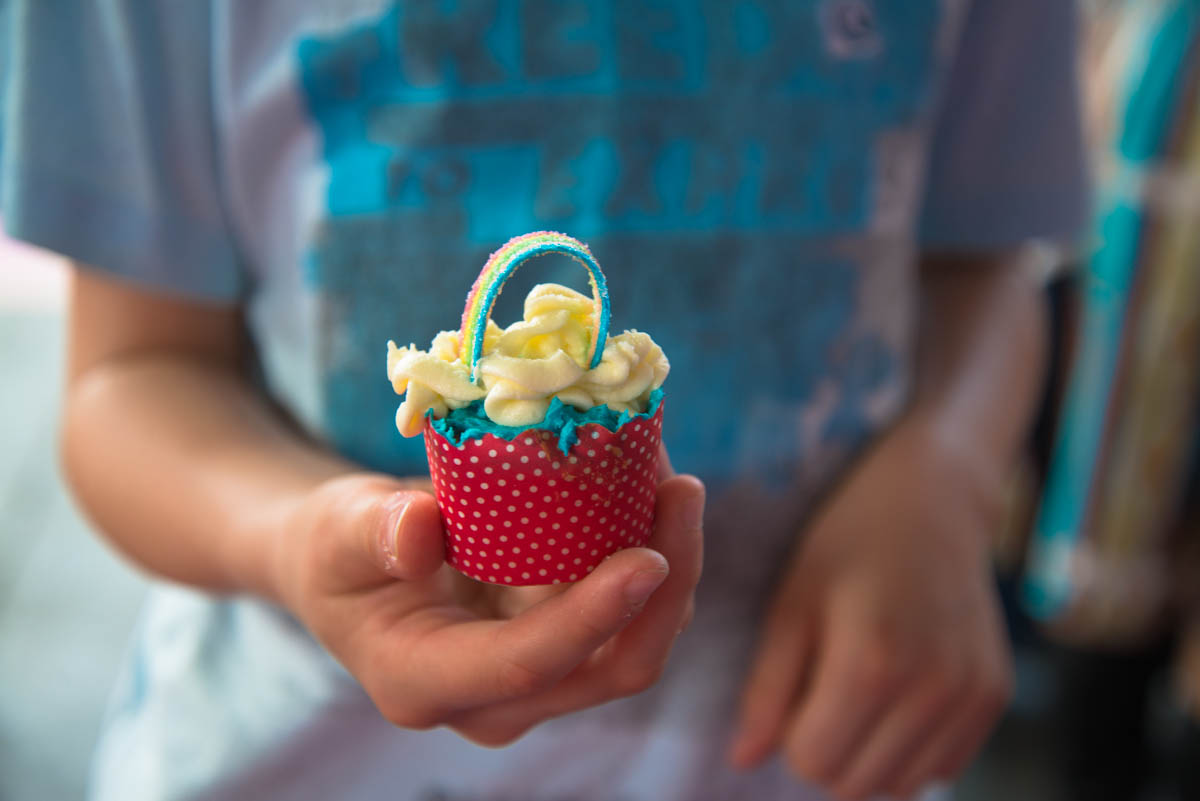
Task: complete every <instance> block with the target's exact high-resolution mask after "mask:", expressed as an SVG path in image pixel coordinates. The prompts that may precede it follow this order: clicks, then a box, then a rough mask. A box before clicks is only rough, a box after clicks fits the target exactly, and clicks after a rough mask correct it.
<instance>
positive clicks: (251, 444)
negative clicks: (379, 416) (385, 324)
mask: <svg viewBox="0 0 1200 801" xmlns="http://www.w3.org/2000/svg"><path fill="white" fill-rule="evenodd" d="M70 326H71V331H70V345H69V347H70V355H69V377H68V386H67V394H66V402H65V409H64V423H63V440H62V450H63V460H64V464H65V468H66V472H67V476H68V478H69V481H70V484H71V486H72V488H73V489H74V491H75V494H76V496H77V497H78V499H79V501H80V502H81V504H82V506H83V507H84V509H85V510H86V511H87V513H88V514H89V515H90V516H91V518H92V519H93V520H94V521H95V523H96V524H97V526H98V527H99V528H100V530H101V531H103V532H104V533H105V534H106V536H107V537H108V538H109V539H110V540H111V542H112V543H113V544H114V545H115V546H116V547H117V548H119V549H120V550H121V551H123V552H124V553H125V554H126V555H128V556H129V557H130V558H132V559H133V560H134V561H136V562H137V563H139V564H140V565H141V566H143V567H144V568H146V569H147V570H149V571H151V572H153V573H156V574H158V575H160V576H164V577H166V578H169V579H173V580H175V581H179V582H183V583H186V584H190V585H193V586H197V587H201V588H204V589H207V590H211V591H216V592H248V593H254V594H256V595H258V596H261V597H263V598H267V599H270V600H271V601H274V602H277V603H279V604H282V605H284V606H285V607H287V608H288V609H289V610H290V611H291V612H292V613H293V614H295V615H296V617H297V618H298V619H299V620H301V621H302V622H303V623H304V624H305V625H306V626H307V627H308V628H309V629H310V630H311V631H312V633H313V634H314V635H315V636H316V637H317V638H318V639H319V640H320V641H321V642H322V643H323V644H324V645H325V646H326V647H327V648H328V649H329V650H330V651H331V652H332V653H333V655H334V656H336V657H337V658H338V659H339V660H340V661H341V662H342V663H343V664H344V665H345V666H346V668H347V669H348V670H350V672H351V673H352V674H354V675H355V677H356V678H358V680H359V681H360V682H361V683H362V684H363V686H364V688H365V689H366V691H367V692H368V694H369V695H370V696H371V698H372V699H373V701H374V702H375V704H376V706H377V707H378V708H379V710H380V712H381V713H382V714H383V715H384V716H385V717H386V718H388V719H389V720H391V721H392V722H393V723H395V724H397V725H400V726H405V727H412V728H425V727H430V726H435V725H443V724H444V725H448V726H451V727H452V728H454V729H455V730H457V731H459V732H460V733H462V734H463V735H464V736H466V737H468V738H470V739H473V740H476V741H478V742H482V743H487V744H501V743H505V742H509V741H511V740H513V739H515V738H516V737H518V736H520V735H521V734H522V733H523V732H524V731H526V730H527V729H529V728H530V727H531V726H534V725H536V724H537V723H538V722H540V721H542V720H544V719H547V718H550V717H555V716H557V715H562V714H565V713H567V712H570V711H573V710H576V709H580V708H583V707H587V706H591V705H594V704H598V703H602V702H604V701H607V700H609V699H611V698H615V697H619V696H622V695H628V694H631V693H634V692H638V691H640V690H642V689H644V688H645V687H647V686H649V684H651V683H652V682H653V681H654V680H655V678H656V677H657V675H658V673H659V671H660V670H661V669H662V666H663V663H664V662H665V660H666V658H667V655H668V652H669V650H670V647H671V644H672V643H673V641H674V638H675V636H676V635H677V633H678V632H679V630H680V628H681V626H682V625H683V624H684V623H685V621H686V618H687V616H688V614H690V608H691V599H692V593H693V590H694V587H695V584H696V582H697V580H698V578H699V571H700V548H701V546H700V525H701V518H702V508H703V488H702V486H701V485H700V484H699V482H698V481H696V480H695V479H693V478H690V477H685V476H675V477H671V478H668V479H666V480H665V481H664V482H663V483H662V484H661V486H660V490H659V497H658V504H659V513H658V518H657V522H656V529H655V532H654V535H653V538H652V540H651V546H652V547H653V549H654V550H651V549H648V548H635V549H629V550H626V551H622V552H621V553H619V554H617V555H616V556H614V557H612V558H611V559H609V560H607V561H606V562H605V563H604V564H603V565H602V566H600V567H599V568H597V569H596V571H595V572H594V573H593V574H591V575H590V576H588V577H587V578H586V579H584V580H583V581H581V582H578V583H577V584H575V585H573V586H571V587H570V588H569V589H567V590H566V591H564V592H562V593H560V594H554V595H548V594H546V593H542V594H532V595H531V594H530V593H525V594H520V593H519V591H518V590H514V589H511V588H497V589H496V591H495V592H483V591H481V590H480V589H479V587H480V585H478V584H476V583H474V582H471V581H469V580H467V579H464V578H462V577H461V576H459V575H458V574H457V573H455V572H454V571H452V570H451V569H450V568H449V567H446V566H445V565H444V564H443V551H442V527H441V520H440V516H439V513H438V509H437V505H436V503H435V502H434V500H433V497H432V496H431V495H429V494H428V492H426V491H424V489H422V488H423V487H427V486H428V479H427V477H422V478H420V479H412V480H403V479H397V478H394V477H391V476H386V475H380V474H370V473H365V472H361V471H360V469H359V468H357V467H356V466H355V465H353V464H350V463H348V462H347V461H345V460H344V459H342V458H340V457H338V456H336V455H335V454H333V453H330V452H329V451H328V450H326V449H324V448H321V447H319V446H317V445H316V444H314V443H312V442H311V441H309V440H307V439H306V438H305V437H303V436H301V435H300V434H299V433H298V432H297V431H296V430H295V429H294V428H293V427H291V426H290V425H288V424H287V423H286V422H285V420H284V418H283V417H282V416H281V415H280V414H279V413H278V412H277V410H275V409H274V408H273V407H272V406H271V405H270V404H269V403H268V401H267V400H266V398H264V397H263V396H262V395H261V394H260V392H258V391H257V390H256V389H255V388H254V387H253V386H252V385H251V384H250V383H249V382H248V381H247V380H246V378H245V375H244V373H243V370H242V367H243V364H244V362H245V355H246V343H245V340H244V336H243V324H242V318H241V314H240V311H239V310H238V309H236V308H232V307H220V306H212V305H202V304H197V303H192V302H186V301H181V300H174V299H169V298H167V297H166V296H163V295H161V294H155V293H151V292H147V291H144V290H142V289H137V288H134V286H133V285H131V284H128V283H125V282H122V281H120V280H116V279H114V278H111V277H109V276H107V275H105V274H102V273H100V272H98V271H94V270H91V269H89V268H86V267H77V268H76V269H75V270H74V271H73V287H72V297H71V306H70ZM381 358H382V357H381ZM381 364H382V362H381ZM381 369H382V368H381ZM380 380H381V381H382V380H383V378H382V375H381V378H380ZM387 424H388V421H380V425H381V426H383V425H387ZM601 646H606V647H604V648H601Z"/></svg>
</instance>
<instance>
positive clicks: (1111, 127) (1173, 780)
mask: <svg viewBox="0 0 1200 801" xmlns="http://www.w3.org/2000/svg"><path fill="white" fill-rule="evenodd" d="M1082 25H1083V34H1084V39H1085V41H1086V43H1087V46H1086V48H1085V53H1084V57H1083V60H1082V63H1081V65H1080V70H1081V76H1082V83H1083V87H1084V90H1085V94H1086V99H1087V106H1088V128H1089V130H1088V135H1089V140H1090V144H1091V148H1092V155H1093V165H1094V175H1095V185H1096V189H1097V192H1096V200H1095V225H1094V231H1093V237H1092V239H1091V241H1089V242H1086V243H1083V244H1082V245H1081V246H1080V247H1079V248H1078V249H1075V250H1067V251H1063V250H1061V249H1058V248H1049V247H1046V248H1043V249H1042V250H1041V251H1040V258H1039V264H1040V268H1041V269H1042V271H1043V273H1044V275H1045V278H1046V281H1047V297H1048V299H1049V300H1050V302H1051V304H1052V307H1053V309H1054V316H1055V331H1056V337H1055V339H1056V342H1055V354H1054V359H1053V364H1052V370H1051V376H1050V381H1049V383H1048V389H1047V393H1046V397H1045V403H1044V406H1043V412H1042V419H1041V421H1040V424H1039V426H1038V429H1037V431H1036V433H1035V436H1034V437H1033V439H1032V441H1031V443H1030V449H1029V458H1028V460H1027V463H1026V465H1025V466H1024V469H1023V470H1022V471H1021V473H1020V474H1019V475H1018V476H1016V477H1014V481H1013V491H1012V514H1011V520H1010V524H1009V526H1008V527H1007V528H1006V530H1004V531H1002V532H997V536H996V567H997V580H998V582H999V585H1000V587H1001V589H1002V592H1003V594H1004V597H1005V601H1006V605H1007V610H1008V612H1009V618H1010V624H1011V629H1012V634H1013V638H1014V642H1015V651H1016V658H1017V670H1018V688H1017V696H1016V700H1015V702H1014V704H1013V706H1012V709H1011V710H1010V712H1009V713H1008V715H1007V717H1006V718H1005V720H1004V722H1003V723H1002V724H1001V726H1000V727H999V729H998V730H997V731H996V733H995V735H994V736H993V738H992V740H991V742H990V743H989V744H988V746H987V748H986V750H985V751H984V753H983V755H982V756H981V758H980V759H979V760H978V762H977V763H976V764H975V766H974V767H973V768H972V769H971V771H970V772H969V774H968V775H967V776H966V777H965V778H964V780H963V781H962V783H961V785H960V786H959V788H958V790H957V797H958V798H960V799H964V800H965V801H985V800H986V799H1024V800H1026V801H1042V800H1043V799H1044V800H1046V801H1057V799H1066V801H1075V799H1080V800H1082V799H1088V800H1089V801H1104V799H1154V801H1174V800H1182V799H1200V775H1198V774H1200V725H1198V723H1197V721H1200V598H1198V597H1197V596H1200V502H1197V496H1198V495H1200V493H1197V492H1196V488H1197V479H1196V474H1197V469H1196V463H1197V452H1198V449H1197V435H1196V434H1197V414H1198V411H1200V381H1198V380H1197V378H1198V377H1200V226H1198V225H1197V224H1196V223H1197V221H1198V220H1200V105H1198V103H1197V101H1198V100H1200V2H1194V1H1193V0H1175V1H1173V2H1166V1H1165V0H1139V1H1138V2H1100V1H1098V0H1097V1H1094V2H1091V3H1086V4H1085V5H1084V14H1083V19H1082ZM66 292H67V276H66V268H65V265H64V264H63V263H62V262H61V261H60V260H58V259H56V258H55V257H53V256H51V255H49V254H46V253H43V252H39V251H36V250H34V249H31V248H28V247H25V246H23V245H19V244H16V243H12V242H8V241H4V240H0V377H2V378H0V380H2V382H3V385H4V386H5V387H6V388H8V390H9V391H6V392H0V421H3V422H0V799H3V800H4V801H18V800H19V801H24V800H25V799H37V800H38V801H41V800H43V799H46V800H49V801H53V800H55V799H71V798H79V797H81V796H82V794H83V788H84V783H85V778H86V771H87V765H88V760H89V754H90V750H91V747H92V744H93V742H94V739H95V737H96V733H97V730H98V726H99V721H100V717H101V715H102V713H103V708H104V704H105V698H106V694H107V691H108V688H109V687H110V685H111V684H112V682H113V679H114V676H115V672H116V669H117V665H118V663H119V660H120V658H121V655H122V652H123V649H124V648H125V645H126V640H127V637H128V635H129V633H130V631H131V629H132V626H133V623H134V619H135V617H136V615H137V609H138V605H139V600H140V597H141V595H142V593H143V592H144V587H145V583H144V580H143V579H142V578H141V577H140V576H139V575H137V574H136V573H135V572H134V571H132V570H131V569H130V568H129V567H128V566H127V565H124V564H122V563H121V562H120V561H119V560H118V559H117V558H116V557H115V556H114V555H113V554H112V553H111V552H109V551H108V550H106V549H105V547H104V545H103V544H102V543H101V542H100V541H99V540H98V539H97V538H96V537H94V536H93V535H92V534H91V533H90V532H89V530H88V527H87V524H86V522H85V521H83V520H82V519H80V517H79V516H78V514H77V513H76V511H75V510H74V509H73V507H72V505H71V502H70V499H69V497H68V496H67V494H66V492H65V490H64V488H63V485H62V481H61V479H60V477H59V475H58V467H57V464H56V448H55V441H56V414H57V407H58V403H59V396H60V388H61V381H62V372H63V364H62V354H63V341H64V331H63V312H64V305H65V302H66Z"/></svg>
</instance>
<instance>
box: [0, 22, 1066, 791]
mask: <svg viewBox="0 0 1200 801" xmlns="http://www.w3.org/2000/svg"><path fill="white" fill-rule="evenodd" d="M13 11H14V16H13V31H12V32H13V35H14V41H15V49H14V51H13V53H12V71H13V78H12V86H11V92H12V96H11V97H10V98H9V104H8V109H9V111H10V113H9V115H8V118H7V125H8V127H9V130H8V132H7V133H6V137H5V154H4V156H5V162H4V184H5V185H4V190H5V191H4V198H3V203H4V209H5V216H6V220H7V221H8V224H9V226H10V227H11V229H12V232H13V233H14V234H15V235H16V236H19V237H22V238H25V239H27V240H29V241H32V242H35V243H37V244H40V245H43V246H46V247H49V248H52V249H54V250H57V251H59V252H61V253H64V254H66V255H67V256H69V257H71V258H72V259H74V260H76V262H77V263H78V268H77V269H76V271H75V279H74V292H73V300H72V305H71V336H70V349H71V350H70V380H69V387H68V390H67V398H66V403H65V410H64V421H63V426H64V429H63V458H64V463H65V466H66V470H67V474H68V477H69V479H70V481H71V483H72V486H73V487H74V490H75V492H76V494H77V496H78V498H79V500H80V502H81V503H82V505H83V506H84V508H85V509H86V510H87V511H88V513H89V514H90V515H91V517H92V519H93V520H94V521H95V523H96V525H97V527H98V528H99V529H100V530H101V531H102V532H104V533H105V534H106V536H108V537H109V538H110V539H111V541H112V542H113V543H114V545H115V546H116V547H118V548H119V549H121V550H122V551H123V552H125V553H126V554H127V555H128V556H129V557H130V558H132V559H133V560H135V561H136V562H138V563H139V564H141V565H142V566H144V567H145V568H146V569H147V570H149V571H151V572H153V573H155V574H157V575H159V576H161V577H163V578H164V579H167V580H169V582H171V583H167V582H164V583H162V584H161V585H159V587H158V588H157V589H156V590H155V591H154V593H153V594H152V597H151V599H150V600H149V602H148V605H147V608H146V612H145V616H144V618H143V620H142V621H141V624H140V627H139V630H138V633H137V645H136V647H135V648H134V649H133V652H132V653H131V655H130V659H129V666H128V669H127V671H126V672H125V674H124V676H123V677H122V679H121V683H120V686H119V687H118V690H117V693H116V696H115V698H114V703H113V707H112V711H111V716H110V719H109V720H108V722H107V724H106V728H105V731H104V734H103V737H102V740H101V743H100V747H99V751H98V754H97V757H96V761H95V770H94V779H93V785H94V786H93V797H94V798H96V799H116V798H120V799H125V798H154V799H159V798H162V799H183V798H187V799H194V798H214V799H242V798H246V799H267V798H339V799H369V798H371V799H373V798H381V797H388V798H403V799H455V801H461V800H463V799H522V801H548V800H549V799H580V800H583V799H588V800H589V801H607V800H608V799H656V800H661V799H678V800H679V801H700V800H702V799H734V798H778V799H783V798H795V799H810V798H820V797H822V795H823V794H824V793H832V794H833V795H834V796H836V797H838V798H846V799H850V798H866V797H868V796H872V795H877V794H885V793H886V794H891V795H895V796H897V797H903V796H909V795H912V794H913V793H915V792H917V791H918V790H919V789H920V788H921V787H923V786H925V785H927V784H929V783H931V782H935V781H938V780H942V779H949V778H952V777H953V776H954V775H956V774H957V773H958V772H959V771H960V770H961V769H962V768H963V766H964V765H965V764H966V763H967V761H968V760H969V759H970V757H971V756H972V754H973V753H974V751H975V750H976V749H977V747H978V746H979V744H980V743H981V742H982V740H983V738H984V737H985V735H986V733H987V731H988V730H989V728H990V726H991V724H992V723H993V721H994V720H995V718H996V716H997V715H998V714H999V712H1000V711H1001V708H1002V706H1003V703H1004V701H1005V699H1006V696H1007V693H1008V690H1009V682H1010V679H1009V670H1010V668H1009V664H1008V657H1007V654H1006V644H1005V640H1004V637H1003V633H1002V627H1001V622H1000V618H999V615H998V612H997V605H996V601H995V598H994V597H993V594H992V590H991V588H990V583H989V573H988V567H987V558H986V552H987V547H986V535H987V533H988V530H989V527H990V526H991V525H993V524H994V523H995V520H996V517H997V506H998V505H999V503H998V501H999V496H1000V494H1001V487H1002V485H1003V482H1004V477H1005V473H1006V468H1007V465H1008V463H1009V461H1010V460H1011V458H1012V457H1013V454H1014V452H1015V450H1016V449H1017V448H1018V446H1019V444H1020V442H1021V439H1022V435H1023V432H1024V429H1025V426H1026V424H1027V422H1028V418H1029V415H1030V411H1031V407H1032V405H1033V400H1034V398H1035V396H1036V394H1037V384H1038V380H1039V373H1040V369H1041V350H1042V318H1041V309H1040V306H1039V300H1038V297H1039V295H1038V290H1037V288H1036V287H1035V286H1034V285H1032V283H1031V282H1030V281H1029V280H1027V278H1026V274H1025V273H1024V272H1023V271H1021V270H1020V269H1018V265H1017V264H1016V263H1015V259H1014V257H1013V256H1014V253H1015V251H1016V248H1017V246H1019V245H1020V244H1021V243H1022V242H1023V241H1025V240H1027V239H1029V238H1032V237H1042V236H1052V237H1061V236H1071V235H1073V234H1074V233H1075V232H1076V230H1077V227H1078V224H1079V222H1080V219H1081V216H1082V206H1083V202H1082V197H1083V186H1082V184H1083V180H1082V177H1081V176H1082V167H1081V157H1080V145H1079V141H1078V138H1079V137H1078V131H1077V128H1078V121H1077V114H1076V100H1075V96H1074V81H1073V67H1074V64H1073V49H1072V48H1073V44H1072V42H1073V34H1074V29H1073V28H1074V19H1073V15H1072V9H1071V8H1070V6H1069V4H1061V3H1055V4H1043V3H1039V2H1035V0H1006V1H1005V2H1000V0H977V2H975V3H973V4H970V5H969V6H968V4H967V3H966V2H960V1H958V0H949V1H948V2H947V1H946V0H906V2H904V3H892V2H885V0H875V1H874V2H872V1H871V0H819V1H818V0H812V1H811V2H801V3H789V2H782V0H764V1H763V2H759V3H727V2H723V1H722V0H709V1H707V2H705V3H702V4H694V3H682V2H659V3H653V4H646V3H624V2H621V3H615V4H609V3H596V2H577V3H544V2H533V1H532V0H527V1H526V2H515V1H514V0H495V1H494V2H460V3H457V4H444V3H424V2H414V3H405V4H399V3H392V2H385V0H352V1H351V0H347V1H346V2H338V3H316V2H300V3H297V2H287V3H284V2H269V1H267V0H264V1H263V2H256V3H229V2H221V1H219V0H214V2H211V3H200V2H194V3H179V4H172V5H170V6H168V4H166V3H155V4H147V3H134V2H131V1H130V0H126V1H125V2H121V1H120V0H108V1H107V2H96V3H89V4H82V3H81V4H77V5H71V6H68V5H65V4H51V3H43V2H40V1H39V2H33V0H28V1H27V2H16V4H15V8H14V9H13ZM541 228H551V229H555V230H562V231H565V232H567V233H569V234H572V235H574V236H578V237H580V238H582V239H584V240H585V241H587V242H588V243H589V244H590V245H591V247H592V250H593V252H595V253H596V254H597V256H598V258H599V259H600V261H601V263H603V264H604V265H605V268H606V269H607V271H608V273H609V275H610V278H611V279H612V285H613V287H614V295H613V298H612V306H613V309H614V310H615V315H616V319H615V321H614V326H615V327H616V330H620V329H621V328H622V327H624V325H627V324H629V323H632V322H636V323H637V324H638V325H642V326H645V327H647V328H648V329H650V330H651V332H652V333H653V335H654V337H655V339H656V340H657V341H659V342H660V343H661V344H662V345H663V347H664V350H665V351H666V352H667V353H668V354H669V355H670V357H671V360H672V372H671V377H670V380H669V382H668V386H667V390H668V401H667V403H668V416H667V433H666V440H667V444H668V447H669V450H670V455H671V459H672V461H673V462H674V463H675V464H676V465H678V466H680V467H685V468H687V469H688V470H689V471H693V472H695V473H696V474H697V475H698V476H699V477H700V478H702V479H703V480H704V482H705V484H706V485H707V493H708V505H707V508H703V503H704V500H703V498H704V489H703V488H702V485H701V484H700V483H699V481H697V480H696V479H695V478H690V477H684V476H674V477H667V478H665V480H664V481H663V483H662V485H661V487H660V490H659V498H658V518H657V522H656V530H655V533H654V536H653V539H652V541H651V546H652V547H651V548H650V549H630V550H628V551H625V552H623V553H621V554H619V555H618V556H616V557H614V558H613V559H611V560H609V561H608V562H606V563H605V565H604V566H603V567H602V568H601V569H597V570H596V571H595V573H594V574H592V575H591V576H589V577H588V578H587V579H585V580H584V581H582V582H579V583H578V584H576V585H573V586H572V587H571V588H569V589H567V590H566V591H565V592H563V593H561V594H556V595H548V594H545V593H528V592H526V593H517V592H511V591H508V592H506V591H493V590H492V589H490V588H482V587H481V586H480V585H475V584H472V583H470V582H467V581H465V580H459V579H458V578H456V577H455V576H454V575H453V574H452V573H450V572H449V570H448V569H447V568H445V567H443V566H441V560H442V551H441V539H440V537H441V530H440V522H439V518H438V515H437V512H436V506H435V505H434V503H433V501H432V499H431V497H430V496H429V495H428V494H427V493H425V491H424V490H423V486H424V485H423V479H422V476H423V475H425V470H426V468H425V463H424V457H423V454H422V453H421V450H420V444H419V442H408V443H406V442H402V441H400V439H399V437H398V436H397V435H395V433H394V432H392V431H391V430H390V425H391V423H390V421H391V418H392V414H393V411H394V405H395V403H396V398H395V397H394V395H393V394H392V392H391V389H390V387H389V386H388V383H387V381H386V380H385V378H384V376H383V357H384V343H386V341H387V340H388V339H394V340H396V341H398V342H409V341H426V340H427V339H428V337H429V336H430V335H431V333H432V332H435V331H437V330H439V329H441V328H446V327H450V326H452V325H453V324H454V323H453V320H454V318H455V315H456V310H457V308H458V307H459V305H460V299H461V295H462V292H463V288H464V287H467V286H469V285H470V283H471V280H472V279H473V278H474V275H475V273H476V272H477V271H478V269H479V267H480V265H481V264H482V263H483V261H484V259H485V258H486V256H487V254H488V253H489V252H490V250H491V249H493V248H494V247H495V246H496V245H498V244H499V243H501V242H502V241H504V240H505V239H507V238H508V237H509V236H511V235H513V234H518V233H523V232H525V231H529V230H536V229H541ZM918 248H920V249H921V250H920V253H918ZM935 253H940V254H942V255H940V256H937V255H933V254H935ZM918 256H920V258H918ZM530 269H535V268H530ZM536 269H538V270H544V268H542V267H539V268H536ZM570 269H571V268H570V267H563V270H564V272H563V273H562V275H561V276H560V275H557V274H550V275H546V274H545V272H540V273H539V275H538V278H548V279H550V280H567V281H570V280H571V278H570V276H571V275H572V273H571V272H569V270H570ZM522 294H523V293H522V292H521V291H520V290H519V289H516V288H514V289H510V292H509V296H512V297H517V298H519V297H520V296H521V295H522ZM918 310H919V311H920V315H919V317H918ZM497 317H498V318H500V319H502V320H503V319H506V318H505V312H504V311H503V308H500V309H498V311H497ZM868 446H869V448H868ZM835 478H840V480H839V481H838V483H837V484H836V485H835V484H834V479H835ZM818 499H820V501H821V502H820V504H819V505H818V503H817V501H818ZM702 510H703V513H702ZM702 521H703V524H704V527H705V531H706V543H705V548H706V550H707V554H706V565H707V567H706V573H705V579H704V581H703V582H701V583H699V584H697V582H698V577H699V569H700V549H701V544H700V528H701V523H702ZM181 585H183V586H181ZM693 617H694V622H693V624H692V625H691V627H690V628H688V622H689V621H691V620H693ZM685 628H687V631H686V632H685V633H682V634H681V633H680V632H681V630H683V629H685ZM672 650H673V655H672V657H671V659H670V661H668V660H667V656H668V652H671V651H672ZM623 696H630V697H628V698H625V699H624V700H619V701H615V702H613V703H609V702H610V701H614V699H618V698H621V697H623ZM481 745H482V746H499V745H504V746H506V747H505V748H503V749H499V750H489V749H487V748H484V747H481ZM776 756H778V757H779V758H775V757H776Z"/></svg>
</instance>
